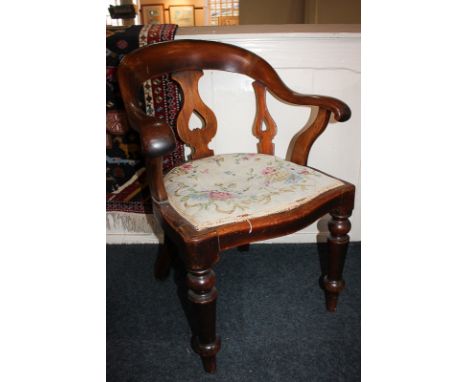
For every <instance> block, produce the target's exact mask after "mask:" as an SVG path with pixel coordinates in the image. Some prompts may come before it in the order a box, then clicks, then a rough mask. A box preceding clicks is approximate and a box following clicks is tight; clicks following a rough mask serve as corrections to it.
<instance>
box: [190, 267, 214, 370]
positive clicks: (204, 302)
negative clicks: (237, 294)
mask: <svg viewBox="0 0 468 382" xmlns="http://www.w3.org/2000/svg"><path fill="white" fill-rule="evenodd" d="M187 285H188V287H189V290H188V298H189V300H190V301H191V302H192V303H193V306H194V313H195V325H196V329H197V333H196V334H195V335H194V336H193V337H192V347H193V349H194V350H195V352H196V353H198V354H199V355H200V357H201V359H202V361H203V368H204V369H205V371H207V372H208V373H214V372H215V371H216V353H217V352H218V351H219V349H220V347H221V341H220V339H219V337H217V336H216V298H217V296H218V292H217V290H216V288H215V273H214V272H213V270H212V269H206V270H202V271H192V270H190V271H189V272H188V274H187Z"/></svg>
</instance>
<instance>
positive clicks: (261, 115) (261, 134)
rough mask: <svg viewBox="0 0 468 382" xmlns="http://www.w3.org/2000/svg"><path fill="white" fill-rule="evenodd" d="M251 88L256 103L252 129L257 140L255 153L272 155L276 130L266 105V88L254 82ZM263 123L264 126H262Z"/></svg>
mask: <svg viewBox="0 0 468 382" xmlns="http://www.w3.org/2000/svg"><path fill="white" fill-rule="evenodd" d="M252 86H253V88H254V91H255V99H256V102H257V113H256V115H255V121H254V125H253V129H252V131H253V134H254V135H255V136H256V137H257V138H258V139H259V142H258V143H257V151H258V152H259V153H260V154H269V155H274V154H275V144H274V143H273V138H274V137H275V135H276V132H277V128H276V123H275V121H274V120H273V118H272V117H271V115H270V113H269V111H268V108H267V105H266V87H265V85H263V84H262V83H261V82H259V81H254V82H253V83H252ZM263 123H264V124H265V125H264V126H263ZM262 127H264V128H262Z"/></svg>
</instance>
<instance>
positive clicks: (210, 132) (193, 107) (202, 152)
mask: <svg viewBox="0 0 468 382" xmlns="http://www.w3.org/2000/svg"><path fill="white" fill-rule="evenodd" d="M201 76H203V71H202V70H190V71H184V72H177V73H173V74H172V79H173V80H174V81H176V82H177V83H178V84H179V85H180V87H181V88H182V92H183V97H184V101H183V106H182V109H181V110H180V113H179V116H178V117H177V132H178V133H179V136H180V138H181V139H182V140H183V141H184V143H185V144H186V145H188V146H189V147H190V148H191V149H192V155H191V156H192V159H200V158H205V157H209V156H212V155H214V152H213V150H211V149H210V148H209V147H208V144H209V143H210V141H211V140H212V139H213V137H214V136H215V134H216V130H217V121H216V117H215V114H214V113H213V111H212V110H211V109H210V108H209V107H208V106H206V104H205V103H204V102H203V101H202V99H201V98H200V94H199V93H198V81H199V79H200V78H201ZM193 113H196V114H197V116H198V117H200V119H201V120H202V122H204V125H203V126H202V127H201V128H196V129H193V130H190V128H189V121H190V117H191V116H192V114H193Z"/></svg>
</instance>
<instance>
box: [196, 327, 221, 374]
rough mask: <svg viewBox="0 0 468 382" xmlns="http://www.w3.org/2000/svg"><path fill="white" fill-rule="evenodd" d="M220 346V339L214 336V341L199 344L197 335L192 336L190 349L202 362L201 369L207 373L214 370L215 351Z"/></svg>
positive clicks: (216, 351)
mask: <svg viewBox="0 0 468 382" xmlns="http://www.w3.org/2000/svg"><path fill="white" fill-rule="evenodd" d="M220 348H221V340H220V338H219V337H216V341H215V342H214V343H212V344H205V345H201V344H200V343H199V342H198V339H197V337H195V336H194V337H192V349H193V350H194V351H195V353H197V354H198V355H199V356H200V358H201V360H202V363H203V369H204V370H205V371H206V372H207V373H215V372H216V353H218V351H219V349H220Z"/></svg>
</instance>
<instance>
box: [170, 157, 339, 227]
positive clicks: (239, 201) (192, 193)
mask: <svg viewBox="0 0 468 382" xmlns="http://www.w3.org/2000/svg"><path fill="white" fill-rule="evenodd" d="M164 185H165V186H166V190H167V195H168V200H169V203H170V204H171V206H172V207H173V208H174V209H175V210H176V211H177V212H178V213H179V214H180V215H182V216H183V217H184V218H185V219H186V220H187V221H189V222H190V223H191V224H193V225H194V226H195V228H196V229H197V230H200V229H203V228H208V227H213V226H216V225H220V224H226V223H233V222H238V221H241V220H246V219H249V218H254V217H260V216H265V215H270V214H274V213H277V212H282V211H287V210H290V209H292V208H294V207H297V206H299V205H301V204H303V203H305V202H307V201H309V200H311V199H313V198H315V197H317V196H318V195H320V194H321V193H323V192H325V191H328V190H330V189H332V188H335V187H339V186H341V185H343V182H341V181H339V180H337V179H335V178H332V177H329V176H327V175H324V174H322V173H321V172H318V171H314V170H312V169H311V168H309V167H305V166H300V165H297V164H295V163H292V162H288V161H285V160H283V159H280V158H278V157H276V156H272V155H264V154H225V155H215V156H212V157H208V158H203V159H199V160H194V161H192V162H187V163H185V164H183V165H182V166H179V167H176V168H174V169H172V170H171V171H170V172H169V173H168V174H167V175H166V176H165V177H164Z"/></svg>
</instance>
